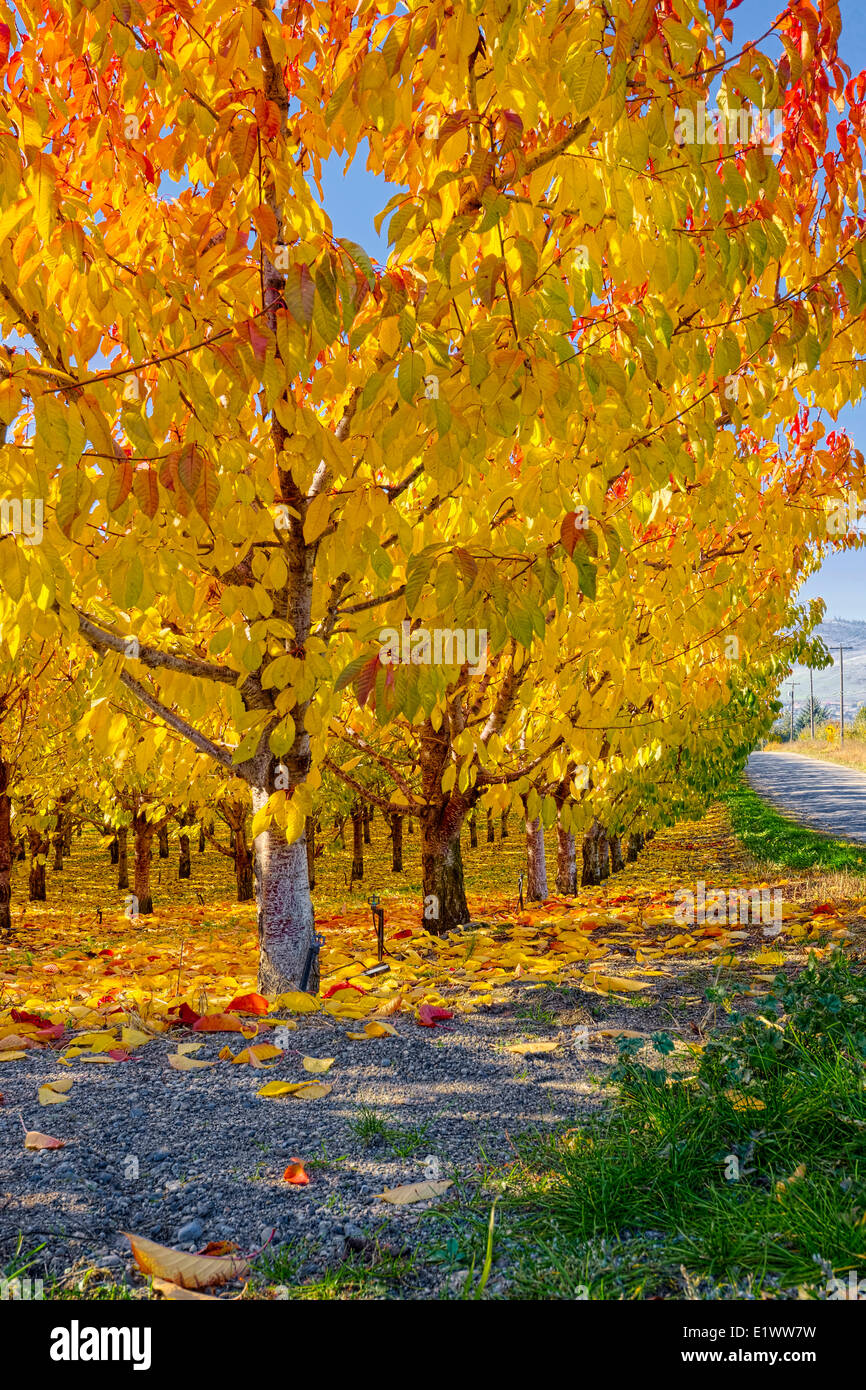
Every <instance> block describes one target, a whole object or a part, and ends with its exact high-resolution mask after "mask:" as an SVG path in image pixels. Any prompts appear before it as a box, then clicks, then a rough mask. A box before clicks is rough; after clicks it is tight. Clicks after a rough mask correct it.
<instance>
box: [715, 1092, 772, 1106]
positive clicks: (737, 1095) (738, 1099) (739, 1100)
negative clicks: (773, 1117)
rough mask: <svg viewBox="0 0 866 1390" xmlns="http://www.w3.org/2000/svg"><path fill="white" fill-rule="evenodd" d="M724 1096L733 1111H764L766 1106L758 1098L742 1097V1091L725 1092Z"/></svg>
mask: <svg viewBox="0 0 866 1390" xmlns="http://www.w3.org/2000/svg"><path fill="white" fill-rule="evenodd" d="M724 1094H725V1095H726V1096H727V1098H728V1100H729V1101H730V1102H731V1105H732V1106H733V1107H734V1109H735V1110H766V1108H767V1106H766V1103H765V1102H764V1101H762V1100H761V1099H760V1098H759V1097H758V1096H744V1095H743V1093H742V1091H733V1090H731V1091H725V1092H724Z"/></svg>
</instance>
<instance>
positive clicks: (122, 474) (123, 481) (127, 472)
mask: <svg viewBox="0 0 866 1390" xmlns="http://www.w3.org/2000/svg"><path fill="white" fill-rule="evenodd" d="M132 474H133V468H132V464H131V463H130V461H129V459H127V458H123V459H118V460H117V463H116V464H115V465H114V467H113V468H112V470H111V478H110V481H109V484H108V492H107V493H106V497H105V504H106V506H107V507H108V510H109V511H110V512H116V511H117V509H118V507H121V506H122V505H123V503H124V502H125V501H126V499H127V497H128V496H129V491H130V488H131V487H132Z"/></svg>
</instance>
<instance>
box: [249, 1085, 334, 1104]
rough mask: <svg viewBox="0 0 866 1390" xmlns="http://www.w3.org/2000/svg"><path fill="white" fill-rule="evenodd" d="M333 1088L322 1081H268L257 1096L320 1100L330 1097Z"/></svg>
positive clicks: (257, 1092)
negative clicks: (323, 1097)
mask: <svg viewBox="0 0 866 1390" xmlns="http://www.w3.org/2000/svg"><path fill="white" fill-rule="evenodd" d="M333 1089H334V1088H333V1086H329V1085H327V1084H326V1083H325V1082H322V1081H268V1082H267V1083H266V1084H265V1085H264V1086H262V1088H261V1089H260V1090H258V1091H256V1095H257V1096H265V1097H273V1096H297V1097H298V1099H299V1100H320V1099H321V1098H322V1096H329V1095H330V1094H331V1092H332V1091H333Z"/></svg>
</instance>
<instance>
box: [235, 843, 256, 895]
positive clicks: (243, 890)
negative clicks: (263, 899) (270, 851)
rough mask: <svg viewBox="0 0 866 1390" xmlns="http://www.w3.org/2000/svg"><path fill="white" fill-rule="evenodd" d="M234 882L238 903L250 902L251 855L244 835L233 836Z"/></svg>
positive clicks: (252, 893)
mask: <svg viewBox="0 0 866 1390" xmlns="http://www.w3.org/2000/svg"><path fill="white" fill-rule="evenodd" d="M235 883H236V885H237V900H238V902H239V903H250V902H252V900H253V898H254V897H255V893H254V891H253V856H252V854H251V852H250V847H249V845H248V844H247V837H246V835H236V836H235Z"/></svg>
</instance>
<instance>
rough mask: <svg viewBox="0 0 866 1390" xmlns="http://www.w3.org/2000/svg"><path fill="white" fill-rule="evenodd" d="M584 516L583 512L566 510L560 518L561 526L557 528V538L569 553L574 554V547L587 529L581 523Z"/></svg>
mask: <svg viewBox="0 0 866 1390" xmlns="http://www.w3.org/2000/svg"><path fill="white" fill-rule="evenodd" d="M585 516H586V513H585V512H583V513H581V512H568V513H567V514H566V515H565V516H564V517H563V518H562V526H561V527H560V528H559V539H560V540H561V541H562V544H563V545H564V546H565V549H566V550H567V551H568V553H569V555H573V554H574V547H575V546H576V545H577V542H578V541H579V540H580V539H581V537H582V536H583V535H584V534H585V532H586V530H587V527H586V526H584V524H583V523H584V518H585Z"/></svg>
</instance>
